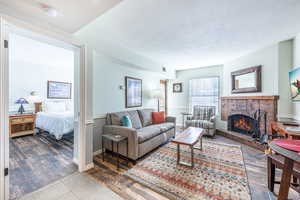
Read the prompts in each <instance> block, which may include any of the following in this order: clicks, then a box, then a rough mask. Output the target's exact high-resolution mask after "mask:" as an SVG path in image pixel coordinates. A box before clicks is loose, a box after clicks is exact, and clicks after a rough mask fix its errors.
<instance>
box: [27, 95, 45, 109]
mask: <svg viewBox="0 0 300 200" xmlns="http://www.w3.org/2000/svg"><path fill="white" fill-rule="evenodd" d="M27 99H28V102H29V103H32V104H34V107H35V109H34V111H35V113H37V112H41V111H42V110H41V109H42V108H41V106H42V97H41V96H40V95H39V93H38V92H36V91H32V92H30V96H29V97H28V98H27Z"/></svg>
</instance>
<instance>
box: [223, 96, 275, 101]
mask: <svg viewBox="0 0 300 200" xmlns="http://www.w3.org/2000/svg"><path fill="white" fill-rule="evenodd" d="M221 99H224V100H225V99H240V100H245V99H250V100H278V99H279V96H277V95H274V96H227V97H221Z"/></svg>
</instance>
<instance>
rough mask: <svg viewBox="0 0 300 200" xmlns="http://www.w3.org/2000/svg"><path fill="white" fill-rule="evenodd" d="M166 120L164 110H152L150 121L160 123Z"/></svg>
mask: <svg viewBox="0 0 300 200" xmlns="http://www.w3.org/2000/svg"><path fill="white" fill-rule="evenodd" d="M164 122H166V118H165V112H152V123H153V124H161V123H164Z"/></svg>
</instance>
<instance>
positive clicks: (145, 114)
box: [138, 109, 154, 127]
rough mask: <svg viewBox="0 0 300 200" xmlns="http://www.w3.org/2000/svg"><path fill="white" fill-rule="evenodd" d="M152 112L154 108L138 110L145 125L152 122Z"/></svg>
mask: <svg viewBox="0 0 300 200" xmlns="http://www.w3.org/2000/svg"><path fill="white" fill-rule="evenodd" d="M152 112H154V109H142V110H138V113H139V115H140V119H141V122H142V125H143V127H145V126H149V125H151V124H152Z"/></svg>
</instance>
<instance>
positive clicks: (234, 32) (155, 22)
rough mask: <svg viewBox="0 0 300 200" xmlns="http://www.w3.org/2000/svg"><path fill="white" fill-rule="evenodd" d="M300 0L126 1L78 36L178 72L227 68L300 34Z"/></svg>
mask: <svg viewBox="0 0 300 200" xmlns="http://www.w3.org/2000/svg"><path fill="white" fill-rule="evenodd" d="M299 19H300V1H299V0H188V1H185V0H151V1H149V0H125V1H122V2H121V3H119V4H118V5H117V6H115V7H114V8H112V9H111V10H109V11H108V12H106V13H105V14H103V15H102V16H100V17H98V18H97V19H96V20H94V21H93V22H92V23H90V24H89V25H87V26H85V27H84V28H82V29H81V30H80V31H79V32H78V35H81V34H83V35H85V36H87V37H89V40H90V41H94V42H95V43H96V42H98V41H99V44H96V45H99V46H101V43H100V41H101V40H102V41H106V42H107V41H109V42H111V43H114V44H116V45H119V46H121V47H124V48H126V49H128V50H130V51H133V52H136V53H137V54H140V55H143V56H144V57H147V58H150V59H152V60H154V61H157V62H159V63H163V64H165V65H169V66H175V67H176V68H177V69H185V68H192V67H200V66H208V65H214V64H222V63H224V62H227V61H230V60H232V59H234V58H237V57H240V56H242V55H245V54H247V53H249V52H251V51H254V50H257V49H259V48H262V47H264V46H266V45H269V44H272V43H275V42H278V41H281V40H285V39H289V38H291V37H293V36H295V35H296V33H300V23H299Z"/></svg>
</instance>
